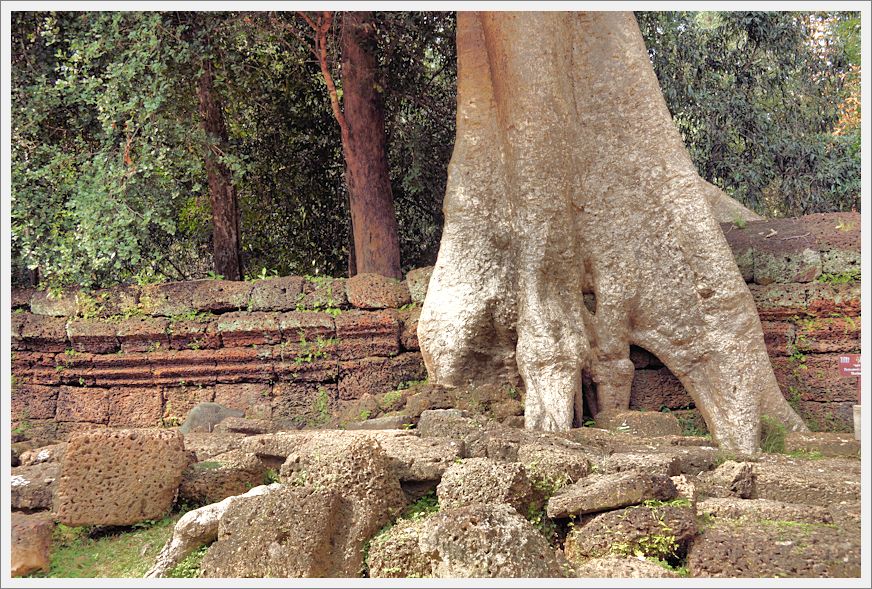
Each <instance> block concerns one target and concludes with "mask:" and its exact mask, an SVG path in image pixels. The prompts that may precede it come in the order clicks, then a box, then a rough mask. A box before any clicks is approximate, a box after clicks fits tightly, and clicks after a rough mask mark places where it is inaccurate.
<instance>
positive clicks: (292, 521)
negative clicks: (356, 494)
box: [200, 487, 347, 578]
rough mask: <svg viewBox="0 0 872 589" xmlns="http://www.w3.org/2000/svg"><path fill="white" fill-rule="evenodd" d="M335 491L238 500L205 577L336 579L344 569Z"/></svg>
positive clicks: (293, 490) (299, 490) (291, 491)
mask: <svg viewBox="0 0 872 589" xmlns="http://www.w3.org/2000/svg"><path fill="white" fill-rule="evenodd" d="M343 503H344V500H343V498H342V495H341V494H340V492H339V491H338V490H336V489H325V490H315V489H314V488H312V487H284V488H279V489H277V490H275V491H273V492H272V493H268V494H265V495H261V496H257V497H244V498H240V499H239V500H237V501H235V502H233V503H232V504H231V505H230V506H229V507H228V508H227V511H226V512H225V513H224V515H223V516H222V517H221V519H220V522H219V524H218V541H217V542H215V543H214V544H212V546H210V547H209V550H208V551H207V552H206V555H205V556H204V557H203V560H202V562H201V564H200V570H201V573H202V576H203V577H208V578H224V577H234V578H238V577H255V578H265V577H268V578H273V577H280V578H290V577H337V576H347V575H346V574H344V573H345V569H344V568H343V565H344V564H345V562H344V560H345V555H344V554H343V551H342V548H343V542H342V532H344V529H343V523H344V522H343V511H344V509H346V508H347V507H346V506H345V505H344V504H343Z"/></svg>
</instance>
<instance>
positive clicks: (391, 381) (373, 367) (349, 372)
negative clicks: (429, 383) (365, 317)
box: [339, 352, 427, 400]
mask: <svg viewBox="0 0 872 589" xmlns="http://www.w3.org/2000/svg"><path fill="white" fill-rule="evenodd" d="M426 375H427V372H426V369H425V368H424V362H423V360H422V359H421V355H420V354H419V353H417V352H407V353H404V354H400V355H399V356H396V357H394V358H364V359H363V360H353V361H350V362H341V363H340V365H339V398H340V399H343V400H348V399H358V398H360V397H361V396H363V395H364V394H367V393H369V394H371V395H374V396H381V395H382V394H384V393H386V392H388V391H392V390H394V389H396V388H397V387H398V386H399V385H400V383H402V382H407V381H412V380H421V379H422V378H424V377H425V376H426Z"/></svg>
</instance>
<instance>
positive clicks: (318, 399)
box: [308, 387, 330, 426]
mask: <svg viewBox="0 0 872 589" xmlns="http://www.w3.org/2000/svg"><path fill="white" fill-rule="evenodd" d="M312 413H313V414H314V416H313V417H312V418H310V419H309V422H308V425H312V426H318V425H324V424H325V423H327V422H328V421H330V395H329V394H328V393H327V389H325V388H324V387H318V394H317V395H315V399H314V401H313V402H312Z"/></svg>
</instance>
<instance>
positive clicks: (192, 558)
mask: <svg viewBox="0 0 872 589" xmlns="http://www.w3.org/2000/svg"><path fill="white" fill-rule="evenodd" d="M208 549H209V547H208V546H200V547H199V548H197V549H196V550H194V551H193V552H192V553H191V554H189V555H188V556H186V557H185V558H184V560H182V562H180V563H179V564H177V565H176V566H174V567H173V568H172V569H170V571H168V572H167V575H166V576H167V577H168V578H170V579H196V578H197V577H199V576H200V563H201V562H203V557H204V556H206V551H207V550H208Z"/></svg>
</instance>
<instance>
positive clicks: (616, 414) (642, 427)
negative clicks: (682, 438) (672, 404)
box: [596, 410, 681, 438]
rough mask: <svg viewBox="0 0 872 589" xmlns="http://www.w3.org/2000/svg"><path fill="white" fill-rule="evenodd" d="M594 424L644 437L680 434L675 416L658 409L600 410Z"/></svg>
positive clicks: (679, 427) (679, 426)
mask: <svg viewBox="0 0 872 589" xmlns="http://www.w3.org/2000/svg"><path fill="white" fill-rule="evenodd" d="M596 426H597V427H599V428H602V429H607V430H618V431H623V432H626V433H628V434H630V435H633V436H640V437H644V438H649V437H657V436H677V435H680V434H681V425H679V423H678V420H677V419H676V418H675V416H674V415H672V414H670V413H662V412H659V411H657V412H655V411H614V410H611V411H600V412H599V413H597V415H596Z"/></svg>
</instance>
